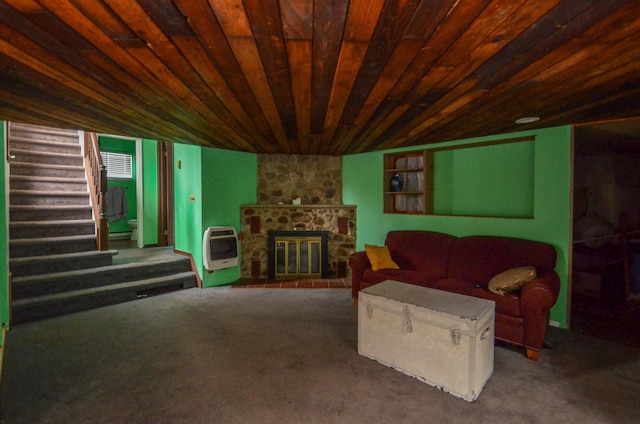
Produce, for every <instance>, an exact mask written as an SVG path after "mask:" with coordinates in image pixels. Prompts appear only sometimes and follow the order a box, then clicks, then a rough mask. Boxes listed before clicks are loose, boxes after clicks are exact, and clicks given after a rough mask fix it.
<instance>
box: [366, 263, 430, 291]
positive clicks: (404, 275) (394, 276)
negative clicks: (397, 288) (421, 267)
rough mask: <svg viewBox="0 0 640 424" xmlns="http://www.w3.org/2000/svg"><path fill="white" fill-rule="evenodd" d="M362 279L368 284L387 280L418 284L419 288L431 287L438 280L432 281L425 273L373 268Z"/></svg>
mask: <svg viewBox="0 0 640 424" xmlns="http://www.w3.org/2000/svg"><path fill="white" fill-rule="evenodd" d="M362 279H363V280H364V281H366V282H367V283H373V284H377V283H382V282H383V281H386V280H395V281H401V282H403V283H411V284H416V285H418V286H426V287H429V286H431V285H432V284H433V283H435V282H436V281H437V280H434V279H430V278H428V277H427V275H426V274H425V273H424V272H421V271H412V270H406V269H382V270H380V271H375V272H374V271H372V270H371V268H369V269H367V270H365V271H364V273H363V275H362Z"/></svg>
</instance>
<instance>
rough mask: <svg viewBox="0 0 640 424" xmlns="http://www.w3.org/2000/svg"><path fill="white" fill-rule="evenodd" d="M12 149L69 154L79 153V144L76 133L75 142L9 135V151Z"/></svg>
mask: <svg viewBox="0 0 640 424" xmlns="http://www.w3.org/2000/svg"><path fill="white" fill-rule="evenodd" d="M14 149H17V150H30V151H39V152H51V153H65V154H70V155H78V156H79V155H81V154H82V152H81V148H80V144H79V143H78V135H77V134H76V138H75V142H74V143H69V142H61V141H51V140H39V139H35V138H33V137H15V136H12V137H11V153H13V151H14Z"/></svg>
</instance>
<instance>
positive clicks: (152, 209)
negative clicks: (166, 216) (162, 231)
mask: <svg viewBox="0 0 640 424" xmlns="http://www.w3.org/2000/svg"><path fill="white" fill-rule="evenodd" d="M142 193H143V195H142V213H143V214H144V216H143V228H142V241H143V243H144V245H145V246H147V245H154V244H158V142H157V141H155V140H147V139H142Z"/></svg>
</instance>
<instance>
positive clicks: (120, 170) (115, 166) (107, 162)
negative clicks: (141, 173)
mask: <svg viewBox="0 0 640 424" xmlns="http://www.w3.org/2000/svg"><path fill="white" fill-rule="evenodd" d="M100 155H101V156H102V163H103V164H104V166H105V167H106V168H107V178H118V179H129V180H130V179H131V178H133V172H132V168H131V166H132V165H131V159H132V158H131V155H129V154H126V153H114V152H100Z"/></svg>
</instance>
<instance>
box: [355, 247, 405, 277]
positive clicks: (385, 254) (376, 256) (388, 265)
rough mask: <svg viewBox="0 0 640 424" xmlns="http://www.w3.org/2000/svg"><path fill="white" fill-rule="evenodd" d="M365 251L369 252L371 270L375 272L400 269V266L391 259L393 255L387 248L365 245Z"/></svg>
mask: <svg viewBox="0 0 640 424" xmlns="http://www.w3.org/2000/svg"><path fill="white" fill-rule="evenodd" d="M364 251H365V252H367V258H369V262H371V269H373V270H374V271H379V270H381V269H398V268H400V267H399V266H398V264H396V263H395V262H394V261H393V259H391V254H390V253H389V248H388V247H387V246H374V245H372V244H365V245H364Z"/></svg>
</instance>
